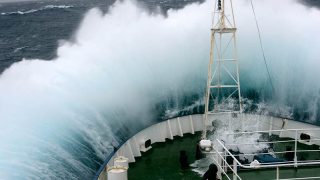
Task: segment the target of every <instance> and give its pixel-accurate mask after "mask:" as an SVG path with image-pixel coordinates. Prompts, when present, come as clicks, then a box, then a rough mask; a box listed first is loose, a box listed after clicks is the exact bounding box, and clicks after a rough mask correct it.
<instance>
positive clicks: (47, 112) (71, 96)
mask: <svg viewBox="0 0 320 180" xmlns="http://www.w3.org/2000/svg"><path fill="white" fill-rule="evenodd" d="M275 2H277V6H274V4H275ZM255 5H256V11H257V16H258V19H259V24H260V26H261V29H262V37H263V42H264V47H265V50H266V55H267V59H268V63H269V65H270V71H271V75H272V81H273V82H274V85H275V87H276V88H275V89H276V90H275V91H272V90H271V88H270V84H269V81H268V79H267V74H266V70H265V67H264V63H263V60H262V58H261V51H260V50H259V44H258V38H257V32H256V29H255V24H254V19H253V17H252V12H251V10H250V6H249V4H248V2H247V1H244V0H243V1H237V3H236V6H235V7H236V8H235V13H236V15H238V16H237V24H238V28H239V36H238V39H239V56H240V71H241V83H242V96H243V97H244V98H245V107H246V112H252V113H261V114H272V115H276V116H286V117H288V118H293V119H295V120H299V121H307V122H309V123H314V124H320V121H318V119H319V118H320V114H319V112H320V110H319V108H320V83H319V81H318V77H319V72H318V68H319V67H320V66H319V65H320V63H319V57H320V53H319V51H318V49H319V46H320V45H318V43H319V42H320V39H319V36H318V35H317V33H318V31H319V30H320V22H319V21H320V18H319V17H320V12H319V9H318V8H316V7H313V6H309V5H308V6H306V4H305V2H304V3H301V2H298V1H293V0H284V1H281V2H278V1H267V2H265V1H264V2H255ZM211 12H212V1H206V2H203V1H196V2H193V1H185V0H168V1H167V0H160V1H158V0H153V1H150V0H140V1H138V2H133V1H119V2H114V1H111V0H110V1H102V0H95V1H84V0H83V1H76V0H57V1H35V2H19V3H18V2H15V3H1V4H0V32H1V33H0V49H1V51H0V71H1V76H0V94H1V96H0V114H1V116H0V123H1V126H0V179H92V178H93V177H94V175H95V173H96V172H97V171H98V169H99V168H100V166H101V164H102V163H103V162H104V160H105V159H106V158H107V157H108V155H109V154H110V153H112V152H113V149H114V147H115V146H118V145H119V144H121V143H123V142H124V141H125V140H126V139H128V138H129V137H131V136H132V135H133V134H135V133H136V132H138V131H139V130H141V129H143V128H144V127H147V126H149V125H151V124H153V123H156V122H159V121H162V120H165V119H168V118H170V117H176V116H182V115H187V114H194V113H202V112H203V98H202V97H203V93H204V89H205V83H206V65H207V62H208V58H209V42H210V31H209V30H210V25H211V15H212V13H211ZM230 103H232V102H230Z"/></svg>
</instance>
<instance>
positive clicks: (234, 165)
mask: <svg viewBox="0 0 320 180" xmlns="http://www.w3.org/2000/svg"><path fill="white" fill-rule="evenodd" d="M237 175H238V173H237V162H236V160H235V159H233V180H237Z"/></svg>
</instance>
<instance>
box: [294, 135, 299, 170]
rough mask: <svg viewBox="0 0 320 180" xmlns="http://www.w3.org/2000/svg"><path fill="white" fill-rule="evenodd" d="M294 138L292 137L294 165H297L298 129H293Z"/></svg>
mask: <svg viewBox="0 0 320 180" xmlns="http://www.w3.org/2000/svg"><path fill="white" fill-rule="evenodd" d="M295 133H296V134H295V138H294V167H297V160H298V159H297V145H298V143H297V141H298V130H296V131H295Z"/></svg>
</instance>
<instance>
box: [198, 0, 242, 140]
mask: <svg viewBox="0 0 320 180" xmlns="http://www.w3.org/2000/svg"><path fill="white" fill-rule="evenodd" d="M215 7H217V8H214V15H213V24H212V29H211V49H210V61H209V64H208V77H207V88H206V94H205V116H204V130H203V138H204V139H205V138H206V128H207V125H208V114H215V113H241V112H242V101H241V92H240V80H239V66H238V59H237V56H238V55H237V42H236V31H237V28H236V23H235V19H234V13H233V5H232V0H216V1H215Z"/></svg>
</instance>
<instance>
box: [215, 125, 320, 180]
mask: <svg viewBox="0 0 320 180" xmlns="http://www.w3.org/2000/svg"><path fill="white" fill-rule="evenodd" d="M284 131H293V132H294V133H295V138H294V140H286V141H268V142H265V141H261V142H255V143H244V144H237V143H233V144H224V143H222V142H221V141H220V140H219V139H216V141H217V142H218V144H219V145H220V146H221V147H222V149H223V150H224V153H225V155H222V154H223V152H219V151H218V150H217V149H216V148H215V147H214V148H213V150H214V151H215V152H214V153H216V154H217V155H218V156H219V158H221V159H222V160H223V161H224V162H226V159H225V157H227V156H230V157H232V159H233V162H234V168H233V169H232V168H231V167H230V165H229V164H228V163H226V165H228V167H229V168H230V169H231V170H232V172H233V174H234V177H233V179H237V178H239V179H241V178H240V177H239V176H238V173H237V170H236V167H238V166H239V167H241V168H244V169H256V168H276V169H277V180H280V179H279V167H291V166H294V167H297V166H305V165H318V164H320V161H316V160H308V161H298V160H297V153H300V152H319V151H320V150H297V143H298V141H299V142H301V141H302V142H309V141H319V140H320V139H310V140H298V132H300V131H304V132H305V131H320V128H313V129H286V130H283V129H281V130H269V131H252V132H239V133H228V134H227V135H238V134H252V133H270V132H284ZM283 142H294V143H295V148H294V151H280V152H272V153H275V154H283V153H286V152H294V161H286V162H276V163H260V164H259V166H250V165H247V164H242V163H241V162H239V161H238V159H237V158H236V157H235V156H234V155H233V154H232V153H231V152H230V151H229V150H228V148H227V147H226V145H229V146H235V145H254V144H260V143H264V144H271V143H283ZM256 154H270V153H252V154H241V155H256ZM215 162H217V160H215ZM219 167H220V169H221V172H222V173H223V174H226V172H225V171H224V169H223V168H222V167H221V166H219ZM315 178H319V177H305V178H303V179H315ZM228 179H230V178H229V177H228ZM291 179H292V180H294V179H299V178H290V179H282V180H291Z"/></svg>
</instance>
